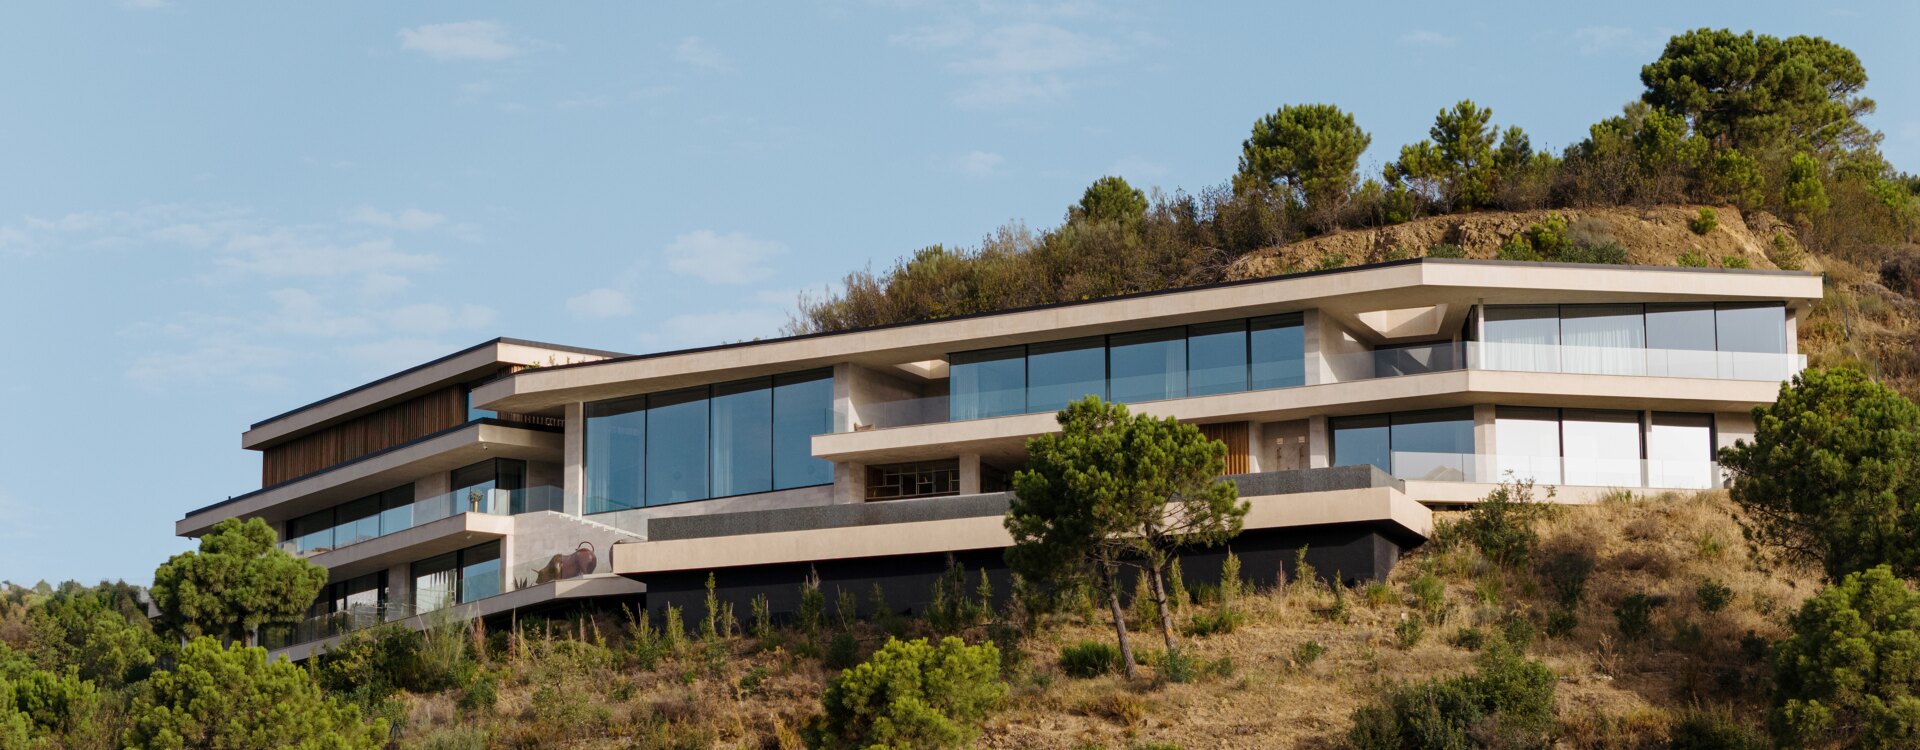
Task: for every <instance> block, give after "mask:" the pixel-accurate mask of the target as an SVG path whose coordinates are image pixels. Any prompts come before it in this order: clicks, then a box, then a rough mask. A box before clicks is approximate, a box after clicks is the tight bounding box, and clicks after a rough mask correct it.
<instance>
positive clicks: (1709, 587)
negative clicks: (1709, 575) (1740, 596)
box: [1693, 579, 1733, 612]
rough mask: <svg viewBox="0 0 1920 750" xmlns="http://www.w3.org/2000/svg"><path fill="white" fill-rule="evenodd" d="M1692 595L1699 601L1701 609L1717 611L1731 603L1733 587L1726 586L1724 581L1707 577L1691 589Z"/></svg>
mask: <svg viewBox="0 0 1920 750" xmlns="http://www.w3.org/2000/svg"><path fill="white" fill-rule="evenodd" d="M1693 597H1694V598H1695V599H1698V600H1699V601H1700V610H1701V611H1703V612H1718V611H1720V610H1723V609H1726V608H1727V605H1728V604H1732V603H1733V589H1731V588H1728V587H1727V585H1726V584H1724V583H1721V582H1719V581H1715V580H1712V579H1708V580H1705V581H1701V582H1700V585H1699V586H1698V587H1697V588H1695V589H1694V590H1693Z"/></svg>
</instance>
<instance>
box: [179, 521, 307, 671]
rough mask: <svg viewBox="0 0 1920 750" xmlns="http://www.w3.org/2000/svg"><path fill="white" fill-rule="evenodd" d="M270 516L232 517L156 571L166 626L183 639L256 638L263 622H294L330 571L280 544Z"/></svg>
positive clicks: (218, 524) (215, 526)
mask: <svg viewBox="0 0 1920 750" xmlns="http://www.w3.org/2000/svg"><path fill="white" fill-rule="evenodd" d="M276 541H278V539H277V538H276V536H275V534H274V533H273V527H271V526H268V525H267V522H266V521H262V520H260V519H258V518H250V519H247V520H245V521H242V520H240V519H237V518H229V519H226V520H224V521H221V522H219V523H217V524H214V525H213V531H212V532H211V533H209V534H207V535H206V536H204V537H201V538H200V549H199V551H197V552H182V553H180V554H178V555H174V556H173V557H172V558H169V559H168V560H167V561H166V562H165V563H162V564H161V565H160V567H159V568H158V569H156V570H154V571H153V603H154V606H156V607H158V608H159V609H160V625H161V628H162V629H163V630H164V631H166V632H168V633H171V634H174V635H178V636H181V637H185V638H197V637H200V636H202V635H211V636H217V637H219V638H221V639H223V640H227V641H244V642H246V643H247V644H248V645H252V644H253V642H254V635H255V633H256V632H257V631H258V630H259V628H260V626H261V625H267V624H272V623H280V622H291V621H293V620H295V619H297V618H299V616H300V615H301V614H302V613H304V612H306V610H307V608H308V607H309V606H312V604H313V600H314V598H315V597H317V596H319V595H320V588H321V587H322V586H325V585H326V584H327V569H326V568H322V567H320V566H318V565H315V564H313V563H311V562H308V561H306V560H302V559H299V558H297V557H294V556H292V555H289V554H287V553H286V552H283V551H281V550H280V549H278V548H276V547H275V546H274V543H275V542H276Z"/></svg>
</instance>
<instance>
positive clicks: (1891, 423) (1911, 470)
mask: <svg viewBox="0 0 1920 750" xmlns="http://www.w3.org/2000/svg"><path fill="white" fill-rule="evenodd" d="M1753 418H1754V436H1753V440H1752V441H1751V442H1749V441H1746V440H1741V441H1739V442H1737V443H1735V444H1734V446H1733V447H1731V448H1728V449H1726V450H1724V451H1721V453H1720V464H1721V465H1722V466H1725V467H1727V468H1728V469H1729V470H1731V471H1732V473H1733V487H1732V491H1733V499H1734V500H1735V501H1736V502H1738V503H1739V504H1740V505H1741V506H1742V507H1743V508H1745V509H1746V510H1747V511H1748V514H1749V516H1750V518H1751V519H1752V520H1751V522H1750V523H1751V526H1750V527H1749V529H1748V531H1749V533H1750V534H1751V535H1752V536H1753V537H1754V538H1755V539H1757V540H1758V541H1760V542H1762V543H1764V544H1767V545H1770V546H1772V547H1774V548H1776V549H1778V550H1780V551H1781V552H1782V553H1783V555H1784V556H1786V557H1789V558H1797V559H1801V560H1806V561H1810V562H1814V563H1818V564H1819V565H1820V566H1821V567H1822V568H1824V569H1825V571H1826V574H1827V578H1828V579H1829V580H1834V581H1838V580H1840V579H1841V578H1843V577H1845V576H1846V575H1847V574H1848V573H1853V572H1857V571H1862V570H1866V569H1868V568H1871V567H1873V566H1875V565H1880V564H1883V563H1884V564H1887V565H1891V566H1892V568H1893V571H1894V573H1895V574H1897V575H1899V576H1901V577H1903V578H1912V577H1915V576H1917V575H1920V406H1915V405H1914V403H1913V402H1912V401H1909V400H1907V399H1906V397H1904V396H1901V395H1900V394H1899V393H1897V392H1895V391H1894V390H1893V389H1891V388H1888V387H1886V386H1884V385H1881V384H1879V383H1875V382H1873V381H1872V380H1870V379H1868V378H1867V376H1866V375H1865V374H1863V373H1861V372H1860V371H1859V370H1854V369H1851V368H1839V369H1830V370H1822V369H1813V370H1807V371H1805V372H1802V373H1800V374H1799V375H1797V376H1795V377H1794V379H1793V382H1792V383H1789V384H1783V385H1782V386H1781V387H1780V397H1779V399H1778V400H1776V401H1775V402H1774V403H1772V404H1768V405H1765V406H1756V407H1754V409H1753Z"/></svg>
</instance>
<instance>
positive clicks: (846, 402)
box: [833, 362, 855, 432]
mask: <svg viewBox="0 0 1920 750" xmlns="http://www.w3.org/2000/svg"><path fill="white" fill-rule="evenodd" d="M854 416H855V415H854V413H853V365H852V364H851V363H848V362H841V363H839V364H836V365H834V366H833V431H834V432H852V431H853V424H854Z"/></svg>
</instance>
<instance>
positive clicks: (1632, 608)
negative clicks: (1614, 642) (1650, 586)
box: [1613, 593, 1659, 641]
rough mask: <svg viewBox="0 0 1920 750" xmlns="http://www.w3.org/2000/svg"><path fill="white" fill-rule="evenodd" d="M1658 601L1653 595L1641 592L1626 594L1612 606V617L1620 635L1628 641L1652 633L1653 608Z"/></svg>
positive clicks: (1637, 639)
mask: <svg viewBox="0 0 1920 750" xmlns="http://www.w3.org/2000/svg"><path fill="white" fill-rule="evenodd" d="M1657 606H1659V603H1658V602H1657V601H1655V600H1654V598H1653V597H1651V596H1647V595H1646V594H1642V593H1633V594H1628V595H1626V596H1625V597H1623V598H1622V599H1621V600H1620V603H1619V604H1618V605H1615V606H1614V608H1613V619H1614V622H1615V624H1617V625H1618V626H1619V628H1620V637H1622V638H1625V639H1627V640H1629V641H1643V640H1646V638H1647V636H1649V635H1652V634H1653V608H1654V607H1657Z"/></svg>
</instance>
